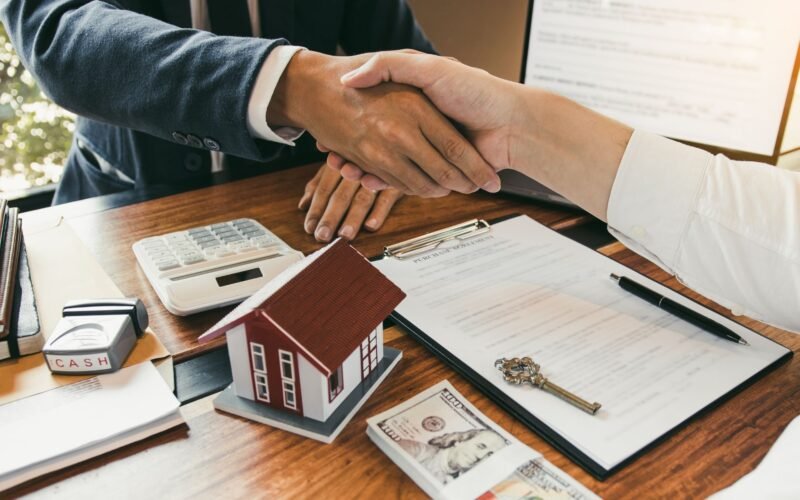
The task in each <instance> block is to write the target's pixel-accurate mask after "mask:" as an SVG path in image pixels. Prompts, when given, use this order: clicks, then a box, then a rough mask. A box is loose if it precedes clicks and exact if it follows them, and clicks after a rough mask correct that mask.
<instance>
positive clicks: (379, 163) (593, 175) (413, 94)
mask: <svg viewBox="0 0 800 500" xmlns="http://www.w3.org/2000/svg"><path fill="white" fill-rule="evenodd" d="M267 121H268V123H270V124H271V125H284V126H293V127H297V128H302V129H306V130H308V131H309V132H310V133H311V134H312V135H313V136H314V137H315V138H316V140H317V145H318V148H319V149H320V150H321V151H323V152H327V153H328V159H327V165H328V167H331V168H332V169H324V168H323V170H321V171H320V173H318V174H317V177H315V179H314V180H312V182H310V183H309V185H308V186H307V190H306V194H305V196H304V197H303V199H302V200H301V202H300V207H301V208H305V207H308V208H309V212H308V216H307V218H306V230H307V231H308V232H314V233H315V235H316V236H317V239H319V240H323V241H327V240H328V239H330V237H331V236H332V234H331V232H330V227H329V226H334V225H335V226H338V225H339V224H341V227H342V229H341V230H340V232H339V234H340V235H341V236H344V237H348V238H352V237H353V236H355V234H354V231H355V232H357V230H358V229H357V228H360V226H361V224H362V223H364V220H365V219H367V220H366V227H367V228H368V229H371V230H375V229H377V228H378V227H379V226H380V223H382V220H383V218H385V216H386V214H388V210H389V209H391V205H392V204H393V203H394V201H396V199H398V198H399V197H400V196H402V194H413V195H418V196H422V197H439V196H445V195H447V194H448V193H450V192H451V191H456V192H459V193H472V192H475V191H477V190H479V189H483V190H486V191H489V192H497V191H498V190H499V189H500V179H499V177H498V175H497V172H498V171H500V170H502V169H506V168H515V169H517V170H519V171H520V172H522V173H524V174H526V175H528V176H530V177H533V178H536V179H537V180H538V181H539V182H541V183H542V184H544V185H546V186H548V187H550V188H551V189H554V190H556V191H558V192H560V193H561V194H563V195H565V196H567V197H568V198H570V199H572V200H573V201H575V202H576V203H578V204H582V205H583V206H584V208H586V209H587V210H589V211H590V212H592V213H594V214H595V215H597V216H598V217H600V218H602V219H605V210H606V206H607V200H608V192H609V191H610V188H611V184H612V183H613V180H614V174H615V172H616V168H617V166H618V165H619V161H620V159H621V157H622V153H623V152H624V149H625V146H626V144H627V141H628V138H629V137H630V135H631V132H632V131H631V130H630V129H629V128H627V127H625V126H624V125H621V124H618V123H616V122H614V121H613V120H610V119H608V118H605V117H603V116H601V115H599V114H596V113H594V112H592V111H589V110H588V109H585V108H582V107H581V106H579V105H577V104H575V103H573V102H571V101H569V100H567V99H565V98H562V97H559V96H556V95H554V94H550V93H549V92H546V91H542V90H539V89H535V88H531V87H525V86H522V85H519V84H516V83H512V82H509V81H506V80H502V79H500V78H496V77H494V76H491V75H490V74H488V73H487V72H485V71H483V70H479V69H476V68H472V67H469V66H466V65H464V64H461V63H459V62H457V61H455V60H453V59H449V58H444V57H439V56H434V55H429V54H422V53H418V52H415V51H396V52H382V53H378V54H374V55H369V54H367V55H361V56H354V57H332V56H326V55H323V54H318V53H314V52H310V51H302V52H299V53H298V54H296V55H295V57H294V59H293V60H292V62H291V63H290V64H289V66H288V67H287V68H286V71H285V73H284V77H283V78H282V79H281V81H280V82H279V84H278V87H277V88H276V91H275V95H274V96H273V98H272V101H271V102H270V108H269V110H268V116H267ZM336 171H338V173H337V172H336ZM339 175H341V177H343V178H344V179H346V180H347V181H348V182H349V184H348V186H349V187H348V188H347V189H346V190H345V191H347V192H345V193H343V194H342V195H340V197H345V198H346V197H347V196H349V197H350V198H351V199H352V200H353V205H352V206H351V207H350V209H349V213H348V214H347V215H346V216H345V215H344V211H343V210H341V209H339V210H333V212H335V213H334V214H333V217H330V216H329V217H328V219H333V220H328V221H327V222H326V221H325V218H326V215H330V214H329V212H331V203H333V202H335V201H336V200H335V199H334V198H335V196H336V195H337V193H338V191H339V189H341V185H338V187H337V183H338V182H339V180H340V179H339ZM342 182H344V181H342ZM359 183H360V185H361V187H360V188H359V187H358V185H359ZM389 188H393V190H392V189H389ZM358 189H361V190H364V191H365V192H367V193H371V195H372V201H371V202H370V203H372V202H374V203H375V206H374V207H369V206H366V207H362V208H357V207H356V202H357V201H358V199H357V196H356V194H357V191H356V190H358ZM387 189H388V192H382V193H381V194H379V195H378V194H375V192H377V191H382V190H387ZM320 191H322V193H320ZM392 193H393V194H392ZM364 196H366V197H367V198H368V197H369V194H367V195H364ZM364 196H362V198H363V197H364ZM382 196H384V197H385V199H384V203H381V197H382ZM375 197H378V198H377V200H376V198H375ZM386 198H388V199H386ZM326 201H327V202H328V203H327V205H328V207H327V208H325V206H324V205H325V202H326ZM387 206H388V209H387V208H386V207H387ZM354 208H355V213H350V212H354ZM370 210H371V213H370V214H369V216H368V215H367V212H368V211H370ZM342 221H343V222H342ZM323 224H324V225H323ZM355 226H357V227H355ZM320 227H323V228H324V229H327V231H321V230H320ZM321 232H322V233H324V234H321Z"/></svg>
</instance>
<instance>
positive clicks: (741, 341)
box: [739, 339, 750, 345]
mask: <svg viewBox="0 0 800 500" xmlns="http://www.w3.org/2000/svg"><path fill="white" fill-rule="evenodd" d="M739 343H740V344H742V345H750V344H748V343H747V341H746V340H745V339H739Z"/></svg>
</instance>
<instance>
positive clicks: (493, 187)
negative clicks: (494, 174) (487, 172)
mask: <svg viewBox="0 0 800 500" xmlns="http://www.w3.org/2000/svg"><path fill="white" fill-rule="evenodd" d="M483 190H484V191H489V192H490V193H496V192H498V191H500V179H492V180H490V181H489V182H487V183H486V184H484V185H483Z"/></svg>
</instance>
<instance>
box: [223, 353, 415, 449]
mask: <svg viewBox="0 0 800 500" xmlns="http://www.w3.org/2000/svg"><path fill="white" fill-rule="evenodd" d="M383 351H384V355H383V358H382V359H381V360H380V361H379V362H378V366H377V367H376V369H375V370H373V371H372V372H371V373H370V374H369V375H368V376H367V377H366V378H365V379H364V380H362V381H361V383H360V384H359V385H358V386H356V387H355V388H354V389H353V391H352V392H351V393H350V394H349V395H348V396H347V398H346V399H345V400H344V401H342V403H341V404H340V405H339V407H338V408H336V410H335V411H334V412H333V414H332V415H331V416H330V417H329V418H328V419H327V420H325V421H324V422H321V421H319V420H315V419H312V418H308V417H302V416H300V415H297V414H292V413H288V412H286V411H281V410H278V409H274V408H271V407H269V406H265V405H262V404H259V403H256V402H255V401H252V400H250V399H245V398H243V397H240V396H237V395H236V393H235V392H234V388H233V385H230V386H228V388H227V389H225V390H224V391H222V393H220V395H219V396H217V398H216V399H215V400H214V408H216V409H218V410H220V411H224V412H226V413H231V414H233V415H238V416H240V417H244V418H247V419H250V420H254V421H256V422H260V423H262V424H266V425H269V426H272V427H275V428H278V429H283V430H285V431H289V432H293V433H295V434H299V435H301V436H305V437H309V438H312V439H316V440H317V441H322V442H323V443H331V442H333V440H334V439H336V436H338V435H339V433H340V432H341V431H342V429H344V426H345V425H347V423H348V422H349V421H350V420H351V419H352V418H353V415H355V414H356V412H357V411H358V409H359V408H361V406H362V405H363V404H364V402H365V401H366V400H367V399H368V398H369V397H370V396H371V395H372V393H373V392H375V389H377V388H378V386H379V385H380V384H381V382H383V380H384V379H385V378H386V376H387V375H388V374H389V372H391V371H392V369H394V367H395V366H397V363H398V362H399V361H400V358H402V357H403V353H402V352H401V351H398V350H397V349H392V348H391V347H384V349H383Z"/></svg>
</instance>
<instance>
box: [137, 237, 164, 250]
mask: <svg viewBox="0 0 800 500" xmlns="http://www.w3.org/2000/svg"><path fill="white" fill-rule="evenodd" d="M163 246H166V243H164V240H162V239H161V238H153V239H151V240H143V241H142V248H145V249H149V248H157V247H163Z"/></svg>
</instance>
